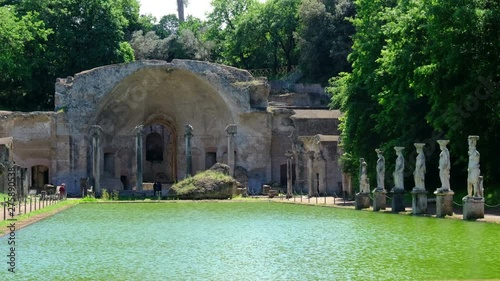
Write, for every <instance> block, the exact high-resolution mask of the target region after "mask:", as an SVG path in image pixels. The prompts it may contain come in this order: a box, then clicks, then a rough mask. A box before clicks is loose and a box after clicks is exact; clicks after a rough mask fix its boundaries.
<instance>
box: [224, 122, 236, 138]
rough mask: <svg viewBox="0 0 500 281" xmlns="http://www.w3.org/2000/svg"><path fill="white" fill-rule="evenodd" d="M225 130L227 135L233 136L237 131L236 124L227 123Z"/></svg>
mask: <svg viewBox="0 0 500 281" xmlns="http://www.w3.org/2000/svg"><path fill="white" fill-rule="evenodd" d="M225 131H226V133H227V134H228V135H233V136H234V135H236V133H237V132H238V126H236V124H229V125H227V127H226V129H225Z"/></svg>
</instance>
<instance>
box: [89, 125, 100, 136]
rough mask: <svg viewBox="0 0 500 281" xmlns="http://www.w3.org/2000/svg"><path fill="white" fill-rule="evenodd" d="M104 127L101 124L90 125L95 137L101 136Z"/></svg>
mask: <svg viewBox="0 0 500 281" xmlns="http://www.w3.org/2000/svg"><path fill="white" fill-rule="evenodd" d="M101 133H102V128H101V126H99V125H92V126H90V135H91V136H92V137H94V138H98V137H100V136H101Z"/></svg>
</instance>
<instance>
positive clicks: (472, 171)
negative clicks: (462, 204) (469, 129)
mask: <svg viewBox="0 0 500 281" xmlns="http://www.w3.org/2000/svg"><path fill="white" fill-rule="evenodd" d="M478 140H479V136H469V139H468V142H469V165H468V168H467V172H468V175H467V196H469V197H472V196H473V195H474V197H482V196H481V194H482V192H481V190H480V186H479V175H480V174H481V171H480V170H479V152H478V151H477V150H476V143H477V141H478ZM473 192H474V194H473Z"/></svg>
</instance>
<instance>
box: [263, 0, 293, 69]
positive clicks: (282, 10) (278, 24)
mask: <svg viewBox="0 0 500 281" xmlns="http://www.w3.org/2000/svg"><path fill="white" fill-rule="evenodd" d="M300 2H301V1H300V0H269V1H267V2H266V4H265V6H264V18H266V21H267V23H268V26H267V27H266V29H267V32H268V33H269V37H268V38H269V39H270V41H271V45H272V46H273V47H274V48H273V49H274V50H273V54H274V55H273V68H274V69H275V72H276V69H277V68H278V67H279V66H281V65H286V68H287V71H291V70H292V66H293V65H295V64H296V63H297V61H298V52H297V48H296V40H295V38H294V34H295V33H296V31H297V29H298V26H299V25H298V13H297V11H298V8H299V5H300Z"/></svg>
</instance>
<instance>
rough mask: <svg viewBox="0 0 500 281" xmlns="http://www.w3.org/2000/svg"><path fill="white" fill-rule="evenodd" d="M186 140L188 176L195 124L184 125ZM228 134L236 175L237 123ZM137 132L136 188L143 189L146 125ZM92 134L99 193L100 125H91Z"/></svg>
mask: <svg viewBox="0 0 500 281" xmlns="http://www.w3.org/2000/svg"><path fill="white" fill-rule="evenodd" d="M184 130H185V134H184V138H185V142H186V147H185V149H186V151H185V152H186V177H188V176H191V175H192V174H193V164H192V163H193V159H192V146H191V139H192V137H193V131H194V130H193V126H191V125H189V124H186V125H185V126H184ZM225 131H226V134H227V151H228V152H227V161H228V166H229V169H230V175H231V176H234V168H235V157H234V148H235V146H234V138H235V135H236V133H237V131H238V129H237V126H236V125H235V124H230V125H228V126H227V127H226V129H225ZM134 133H135V152H136V155H135V157H136V168H137V169H136V170H137V171H136V190H142V185H143V177H142V175H143V170H144V168H143V161H142V159H143V139H144V126H143V125H138V126H136V127H135V129H134ZM90 136H91V140H92V178H93V185H92V186H93V190H92V191H95V192H97V193H99V192H101V186H100V180H101V166H100V165H101V164H100V163H101V161H100V157H101V155H102V153H101V152H102V151H101V143H100V141H101V136H102V128H101V127H100V126H99V125H92V126H90Z"/></svg>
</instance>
